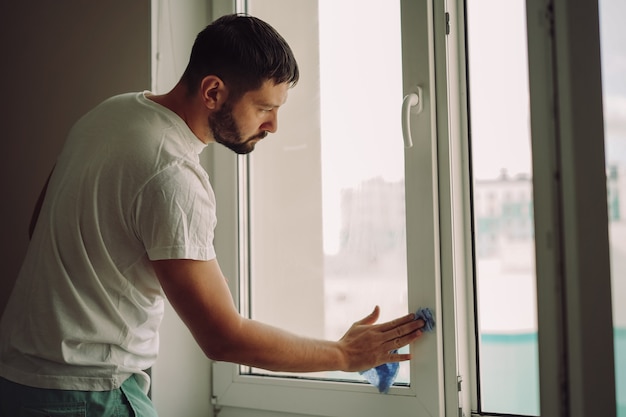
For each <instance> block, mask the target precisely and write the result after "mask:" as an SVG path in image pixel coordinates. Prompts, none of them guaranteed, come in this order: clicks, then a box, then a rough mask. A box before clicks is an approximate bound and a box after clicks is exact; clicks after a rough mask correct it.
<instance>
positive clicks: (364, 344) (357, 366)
mask: <svg viewBox="0 0 626 417" xmlns="http://www.w3.org/2000/svg"><path fill="white" fill-rule="evenodd" d="M379 315H380V309H379V307H378V306H376V308H374V311H372V313H370V314H369V315H368V316H367V317H365V318H363V319H362V320H359V321H357V322H356V323H354V324H353V325H352V327H350V329H349V330H348V331H347V332H346V334H345V335H344V336H343V337H342V338H341V340H340V341H339V346H340V348H341V351H342V352H343V355H344V358H345V366H344V369H342V370H343V371H346V372H355V371H363V370H365V369H369V368H373V367H375V366H378V365H381V364H383V363H387V362H400V361H406V360H409V359H411V354H399V353H393V350H394V349H399V348H401V347H402V346H405V345H408V344H409V343H411V342H413V341H414V340H415V339H417V338H418V337H420V336H421V334H422V331H421V330H420V329H421V328H422V327H424V324H425V323H424V321H423V320H421V319H420V320H415V315H414V314H407V315H406V316H403V317H400V318H397V319H395V320H392V321H389V322H387V323H382V324H374V323H375V322H376V320H378V317H379Z"/></svg>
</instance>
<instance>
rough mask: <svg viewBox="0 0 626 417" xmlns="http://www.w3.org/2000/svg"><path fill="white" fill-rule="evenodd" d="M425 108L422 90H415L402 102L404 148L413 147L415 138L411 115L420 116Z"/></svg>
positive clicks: (419, 88) (418, 88)
mask: <svg viewBox="0 0 626 417" xmlns="http://www.w3.org/2000/svg"><path fill="white" fill-rule="evenodd" d="M422 108H423V105H422V88H421V87H416V88H415V90H414V91H413V92H411V93H409V94H407V95H406V96H404V100H402V136H403V138H404V147H405V148H410V147H412V146H413V138H412V137H411V113H413V114H419V113H421V111H422Z"/></svg>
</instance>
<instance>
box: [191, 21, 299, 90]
mask: <svg viewBox="0 0 626 417" xmlns="http://www.w3.org/2000/svg"><path fill="white" fill-rule="evenodd" d="M207 75H215V76H217V77H219V78H221V79H222V81H224V83H225V84H226V86H227V88H228V89H229V97H230V98H232V99H236V98H238V97H240V96H241V95H243V94H244V93H246V92H247V91H251V90H256V89H258V88H260V87H261V85H262V84H263V83H264V82H265V81H266V80H273V81H274V83H276V84H282V83H290V84H291V86H293V85H295V84H296V83H297V82H298V78H299V71H298V64H297V63H296V59H295V57H294V56H293V52H292V51H291V48H290V47H289V45H288V44H287V42H286V41H285V39H283V37H282V36H280V34H279V33H278V32H276V30H275V29H274V28H272V27H271V26H270V25H269V24H267V23H266V22H264V21H262V20H260V19H258V18H256V17H253V16H247V15H242V14H231V15H226V16H222V17H220V18H219V19H217V20H216V21H214V22H213V23H211V24H210V25H208V26H207V27H206V28H205V29H204V30H202V32H200V33H199V34H198V36H197V37H196V40H195V42H194V44H193V48H192V49H191V56H190V58H189V64H188V65H187V68H186V69H185V72H184V74H183V76H182V80H183V82H184V83H185V84H186V86H187V90H188V91H189V92H190V93H193V92H195V91H196V90H197V89H198V88H199V86H200V82H201V81H202V79H203V78H204V77H206V76H207Z"/></svg>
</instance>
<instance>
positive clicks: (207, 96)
mask: <svg viewBox="0 0 626 417" xmlns="http://www.w3.org/2000/svg"><path fill="white" fill-rule="evenodd" d="M200 91H201V93H202V101H203V102H204V105H205V106H206V108H207V109H210V110H216V109H219V108H220V107H221V106H222V104H223V103H224V102H225V101H226V98H227V97H228V89H227V88H226V85H225V84H224V81H222V79H221V78H220V77H218V76H215V75H207V76H206V77H204V78H203V79H202V82H201V83H200Z"/></svg>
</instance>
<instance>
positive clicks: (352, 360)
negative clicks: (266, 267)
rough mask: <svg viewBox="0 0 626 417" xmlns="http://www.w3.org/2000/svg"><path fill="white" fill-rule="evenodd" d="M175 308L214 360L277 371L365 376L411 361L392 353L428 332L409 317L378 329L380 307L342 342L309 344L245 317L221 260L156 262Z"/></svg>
mask: <svg viewBox="0 0 626 417" xmlns="http://www.w3.org/2000/svg"><path fill="white" fill-rule="evenodd" d="M153 266H154V269H155V271H156V273H157V276H158V277H159V280H160V282H161V285H162V287H163V290H164V291H165V294H166V295H167V297H168V299H169V300H170V302H171V303H172V306H173V307H174V309H175V310H176V311H177V313H178V314H179V315H180V317H181V318H182V320H183V321H184V322H185V324H186V325H187V327H189V329H190V330H191V333H192V334H193V336H194V338H195V339H196V341H197V343H198V344H199V345H200V347H201V348H202V350H203V351H204V353H205V354H206V355H207V356H208V357H209V358H211V359H214V360H219V361H227V362H233V363H238V364H242V365H250V366H254V367H259V368H263V369H268V370H273V371H286V372H315V371H325V370H342V371H348V372H353V371H360V370H364V369H369V368H371V367H374V366H377V365H380V364H382V363H386V362H392V361H394V362H395V361H403V360H408V359H410V355H409V354H391V353H390V351H391V350H393V349H396V348H399V347H401V346H404V345H406V344H408V343H411V342H412V341H414V340H415V339H416V338H417V337H419V336H420V334H421V331H419V330H418V329H419V328H421V327H423V325H424V323H423V322H422V321H421V320H413V315H412V314H409V315H406V316H404V317H401V318H398V319H396V320H393V321H390V322H387V323H382V324H377V325H375V324H373V323H374V322H375V321H376V320H377V318H378V314H379V311H378V307H377V308H376V309H374V311H373V312H372V313H371V314H370V315H368V316H367V317H366V318H364V319H363V320H360V321H358V322H356V323H354V325H352V327H351V328H350V329H349V330H348V332H347V333H346V334H345V336H344V337H343V338H342V339H341V340H339V341H328V340H319V339H310V338H305V337H301V336H298V335H295V334H293V333H290V332H286V331H284V330H281V329H278V328H276V327H273V326H269V325H267V324H264V323H261V322H258V321H254V320H250V319H247V318H244V317H242V316H241V315H240V314H239V312H238V311H237V309H236V308H235V305H234V303H233V299H232V295H231V293H230V290H229V289H228V286H227V285H226V280H225V278H224V276H223V274H222V272H221V270H220V268H219V265H218V263H217V261H216V260H212V261H192V260H182V259H179V260H164V261H155V262H153Z"/></svg>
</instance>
